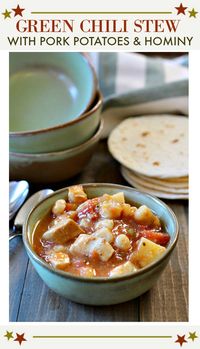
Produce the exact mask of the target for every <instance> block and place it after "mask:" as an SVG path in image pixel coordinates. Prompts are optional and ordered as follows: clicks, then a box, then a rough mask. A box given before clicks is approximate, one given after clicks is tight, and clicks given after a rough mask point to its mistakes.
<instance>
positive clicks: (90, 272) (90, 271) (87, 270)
mask: <svg viewBox="0 0 200 349" xmlns="http://www.w3.org/2000/svg"><path fill="white" fill-rule="evenodd" d="M79 271H80V275H81V276H84V277H87V278H91V277H94V276H96V270H95V269H94V268H91V267H81V268H80V270H79Z"/></svg>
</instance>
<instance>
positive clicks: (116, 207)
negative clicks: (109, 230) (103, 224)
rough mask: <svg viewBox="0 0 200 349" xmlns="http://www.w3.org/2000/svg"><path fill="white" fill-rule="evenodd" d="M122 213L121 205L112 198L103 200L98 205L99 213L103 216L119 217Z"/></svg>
mask: <svg viewBox="0 0 200 349" xmlns="http://www.w3.org/2000/svg"><path fill="white" fill-rule="evenodd" d="M121 213H122V205H121V204H119V203H118V202H117V201H114V200H105V201H103V202H102V203H101V205H100V215H101V217H103V218H110V219H119V218H120V216H121Z"/></svg>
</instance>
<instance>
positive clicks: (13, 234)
mask: <svg viewBox="0 0 200 349" xmlns="http://www.w3.org/2000/svg"><path fill="white" fill-rule="evenodd" d="M17 236H22V234H21V233H11V234H10V235H9V241H11V240H13V239H15V238H16V237H17Z"/></svg>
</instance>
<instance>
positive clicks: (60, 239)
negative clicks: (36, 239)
mask: <svg viewBox="0 0 200 349" xmlns="http://www.w3.org/2000/svg"><path fill="white" fill-rule="evenodd" d="M81 233H84V231H83V230H82V229H81V228H80V226H79V225H78V224H77V223H76V222H75V221H73V219H71V218H67V217H66V216H64V215H63V218H62V219H61V220H60V221H59V222H58V223H57V224H56V225H54V226H53V227H51V228H50V229H48V230H47V231H46V232H45V233H44V234H43V236H42V239H43V240H48V241H52V242H56V243H57V244H65V243H66V242H67V241H69V240H71V239H73V238H75V237H76V236H78V235H79V234H81Z"/></svg>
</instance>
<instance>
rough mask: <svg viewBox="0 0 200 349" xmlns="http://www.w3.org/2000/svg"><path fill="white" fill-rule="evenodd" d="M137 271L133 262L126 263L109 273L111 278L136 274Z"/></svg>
mask: <svg viewBox="0 0 200 349" xmlns="http://www.w3.org/2000/svg"><path fill="white" fill-rule="evenodd" d="M136 270H137V269H136V267H135V266H134V265H133V264H132V263H131V262H129V261H128V262H126V263H124V264H121V265H119V266H118V267H115V268H114V269H112V270H111V271H110V273H109V276H111V277H112V276H121V275H125V274H128V273H132V272H135V271H136Z"/></svg>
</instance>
